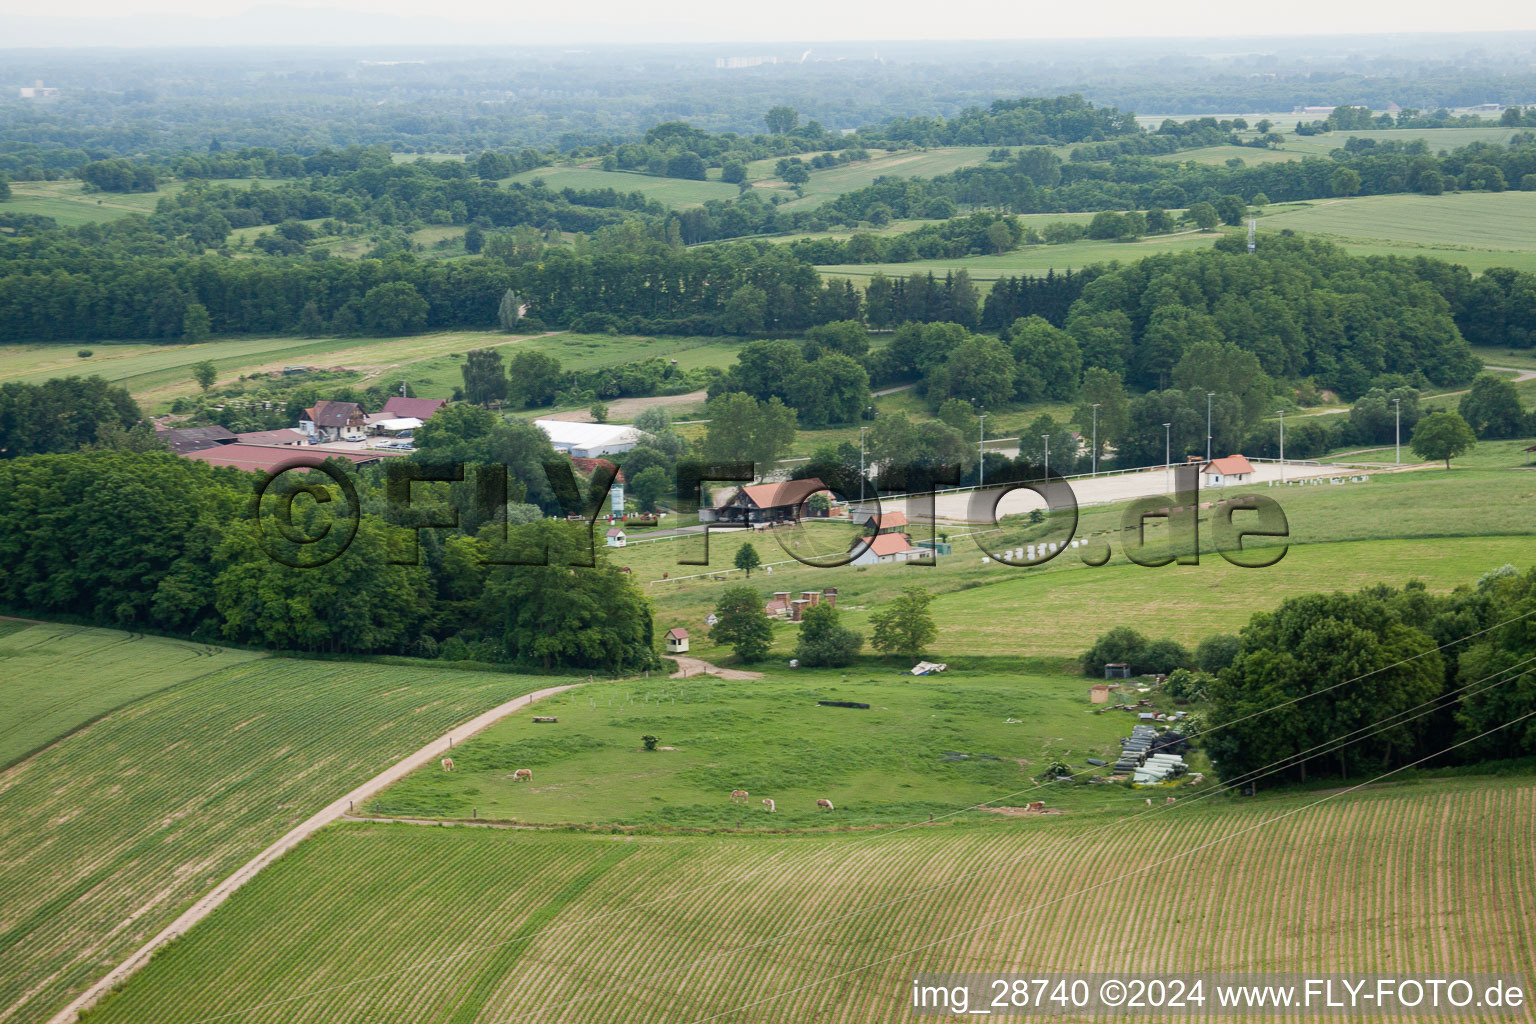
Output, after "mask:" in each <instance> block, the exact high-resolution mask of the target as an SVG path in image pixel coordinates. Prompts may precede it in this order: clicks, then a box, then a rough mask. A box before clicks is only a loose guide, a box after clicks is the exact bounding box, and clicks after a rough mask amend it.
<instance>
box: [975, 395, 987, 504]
mask: <svg viewBox="0 0 1536 1024" xmlns="http://www.w3.org/2000/svg"><path fill="white" fill-rule="evenodd" d="M979 415H980V417H981V426H979V427H978V428H977V429H976V434H977V437H976V487H977V489H980V488H982V487H985V486H986V483H987V414H986V413H985V412H982V413H980V414H979Z"/></svg>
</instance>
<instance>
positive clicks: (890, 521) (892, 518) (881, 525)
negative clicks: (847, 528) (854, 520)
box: [865, 512, 907, 530]
mask: <svg viewBox="0 0 1536 1024" xmlns="http://www.w3.org/2000/svg"><path fill="white" fill-rule="evenodd" d="M869 519H872V520H874V522H875V528H876V529H879V530H885V529H889V528H891V527H893V526H906V525H907V517H906V515H905V514H904V513H901V512H883V513H881V514H880V515H878V516H870V517H869ZM868 521H869V520H865V522H868Z"/></svg>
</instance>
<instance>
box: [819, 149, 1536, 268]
mask: <svg viewBox="0 0 1536 1024" xmlns="http://www.w3.org/2000/svg"><path fill="white" fill-rule="evenodd" d="M1448 130H1449V129H1448ZM1252 152H1258V150H1253V151H1252ZM1079 216H1081V217H1082V218H1084V219H1086V218H1088V217H1090V216H1091V215H1090V214H1082V215H1079ZM1040 217H1041V219H1042V220H1044V219H1066V218H1065V217H1063V216H1062V215H1050V214H1046V215H1040ZM1022 219H1023V220H1024V221H1025V222H1026V223H1029V222H1030V221H1031V219H1032V218H1029V217H1025V218H1022ZM1533 220H1536V192H1453V193H1447V194H1446V195H1442V196H1420V195H1391V196H1361V197H1358V198H1354V199H1320V200H1314V201H1310V202H1302V203H1283V204H1276V205H1273V206H1269V207H1265V208H1264V210H1263V212H1262V213H1261V214H1260V216H1259V217H1258V225H1259V226H1258V230H1259V234H1260V236H1261V239H1262V236H1263V235H1264V234H1266V233H1269V232H1278V231H1281V230H1283V229H1287V228H1289V229H1291V230H1294V231H1296V232H1298V233H1302V234H1308V235H1315V236H1317V237H1319V238H1325V239H1327V240H1328V241H1331V242H1336V243H1338V244H1339V245H1341V246H1343V247H1344V248H1345V249H1347V250H1349V251H1350V252H1352V253H1355V254H1357V255H1366V256H1409V257H1411V256H1428V257H1431V258H1433V259H1440V260H1445V261H1446V262H1449V263H1459V264H1461V265H1463V266H1465V267H1467V268H1469V269H1471V270H1472V271H1473V272H1474V273H1476V272H1480V271H1483V270H1487V269H1488V268H1490V267H1514V268H1515V269H1517V270H1524V271H1536V236H1533V235H1532V233H1531V232H1530V231H1529V230H1526V225H1527V224H1530V223H1532V222H1533ZM1036 226H1037V227H1038V226H1040V225H1038V224H1037V225H1036ZM1246 230H1247V229H1246V228H1223V229H1222V231H1225V232H1227V233H1234V232H1235V233H1244V232H1246ZM1221 237H1222V234H1220V233H1218V232H1209V233H1206V232H1196V231H1181V232H1178V233H1176V234H1172V235H1153V236H1150V237H1147V238H1142V239H1139V240H1137V241H1135V242H1115V241H1110V242H1104V241H1091V240H1084V241H1079V242H1070V243H1067V244H1065V245H1033V246H1024V247H1021V248H1019V249H1015V250H1013V251H1012V252H1006V253H1003V254H1002V255H997V256H992V255H989V256H964V257H959V258H955V259H933V260H914V261H912V262H910V263H868V264H842V265H829V266H823V267H818V268H817V269H818V270H820V271H821V272H822V273H823V274H827V275H829V276H831V277H837V278H849V279H851V280H853V281H854V282H855V283H856V284H858V283H863V281H865V280H867V279H868V278H869V277H870V276H871V275H873V274H874V273H875V272H876V271H879V272H880V273H883V274H885V275H886V276H888V277H889V276H898V275H906V274H910V273H913V272H924V273H926V272H928V271H932V272H933V273H935V274H939V275H942V274H943V273H944V272H945V271H948V270H959V269H960V268H962V267H963V268H965V269H966V270H967V271H969V272H970V275H971V277H972V279H974V280H976V281H995V280H997V278H998V277H1000V276H1010V277H1012V276H1016V275H1020V274H1023V275H1030V276H1039V275H1041V274H1044V273H1045V272H1046V271H1047V270H1055V271H1056V272H1057V273H1060V272H1062V271H1063V270H1066V269H1067V268H1069V267H1070V268H1072V269H1077V268H1079V267H1085V266H1088V265H1089V264H1092V263H1105V262H1109V261H1111V260H1119V261H1120V262H1122V263H1124V262H1130V261H1133V260H1138V259H1141V258H1142V257H1144V256H1151V255H1154V254H1156V253H1163V252H1188V251H1190V250H1192V249H1200V248H1205V247H1207V246H1209V245H1212V244H1213V243H1214V242H1215V241H1216V239H1218V238H1221Z"/></svg>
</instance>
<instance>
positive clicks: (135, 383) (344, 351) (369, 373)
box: [0, 331, 739, 408]
mask: <svg viewBox="0 0 1536 1024" xmlns="http://www.w3.org/2000/svg"><path fill="white" fill-rule="evenodd" d="M738 344H739V343H738V342H735V341H728V340H721V339H718V338H650V337H646V338H641V337H635V336H630V335H618V336H614V335H607V334H600V335H583V334H573V333H569V332H558V333H553V334H550V335H548V336H535V337H530V336H527V335H515V334H506V333H504V332H501V331H444V332H440V333H436V334H418V335H412V336H409V337H403V338H379V339H367V338H318V339H317V338H291V337H268V338H236V339H230V340H219V341H206V342H200V343H198V344H194V345H140V344H121V345H119V344H102V343H93V344H92V345H91V346H89V348H90V351H91V352H92V355H91V356H90V357H89V358H85V359H82V358H80V357H79V356H78V355H76V352H77V350H78V349H79V347H80V346H78V345H74V344H69V345H62V344H53V345H8V346H0V383H3V382H5V381H11V380H14V381H21V382H26V383H40V382H42V381H45V380H48V379H49V378H52V377H64V376H90V375H92V374H96V375H99V376H102V377H105V378H106V379H107V380H109V381H113V382H114V383H120V384H122V385H123V386H124V387H126V388H127V389H128V390H129V392H130V393H131V394H132V395H133V396H134V398H135V399H137V400H138V401H139V402H140V403H141V404H143V405H145V406H147V407H150V408H154V407H156V406H158V405H161V404H167V403H169V402H170V400H172V399H174V398H176V397H178V396H181V395H190V394H193V393H194V392H196V391H197V382H196V381H195V380H194V378H193V376H192V366H193V365H194V364H195V363H198V362H201V361H202V360H204V359H211V360H212V361H213V363H214V365H215V366H216V367H218V371H219V377H218V383H219V384H224V383H227V382H229V381H230V380H231V379H232V378H234V377H237V376H241V375H245V374H253V373H270V372H275V371H278V370H281V369H282V367H283V366H285V365H294V364H301V365H312V366H319V367H321V368H329V367H344V368H346V369H349V370H352V371H354V373H355V377H354V378H353V379H352V382H353V383H361V384H364V385H365V386H366V385H368V384H372V383H375V382H376V381H378V380H379V379H380V378H381V377H384V376H385V375H387V377H388V379H389V381H390V382H394V381H397V380H398V379H399V378H400V377H404V378H406V379H408V380H410V382H411V386H412V388H413V389H414V391H415V393H416V394H417V395H419V396H421V397H424V398H446V397H448V396H449V395H450V394H451V393H452V391H453V388H454V387H456V386H458V385H460V384H462V383H463V377H462V375H461V373H460V370H459V366H460V364H461V362H462V357H463V353H465V352H467V351H469V350H470V349H474V348H496V347H500V348H503V358H508V357H510V355H511V354H512V353H511V352H510V351H507V350H506V348H505V346H513V345H516V346H527V347H531V348H537V349H539V350H540V351H543V352H548V353H549V354H550V355H553V356H555V357H556V358H558V359H559V360H560V362H561V365H562V366H565V367H568V368H570V369H590V368H592V367H596V366H609V365H616V364H619V363H626V362H632V361H634V360H637V359H646V358H650V357H652V356H656V357H661V358H667V359H676V360H677V361H678V366H679V367H680V368H682V369H684V370H687V369H692V368H694V367H699V366H726V365H729V364H730V363H731V362H732V361H733V360H734V359H735V350H736V348H737V347H738Z"/></svg>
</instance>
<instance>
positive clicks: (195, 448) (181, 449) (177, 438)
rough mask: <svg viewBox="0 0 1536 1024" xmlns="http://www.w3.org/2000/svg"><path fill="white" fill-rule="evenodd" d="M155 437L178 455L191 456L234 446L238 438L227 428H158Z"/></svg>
mask: <svg viewBox="0 0 1536 1024" xmlns="http://www.w3.org/2000/svg"><path fill="white" fill-rule="evenodd" d="M155 437H157V438H159V439H160V440H161V441H164V442H165V443H166V444H167V445H168V446H169V447H170V449H171V451H173V452H175V453H176V454H177V455H190V454H192V453H193V452H200V451H203V450H204V449H207V448H217V447H219V446H220V445H225V444H234V443H235V441H237V440H238V438H237V437H236V436H235V434H234V433H233V432H231V431H230V430H229V429H228V428H226V427H220V426H212V427H157V428H156V429H155Z"/></svg>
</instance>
